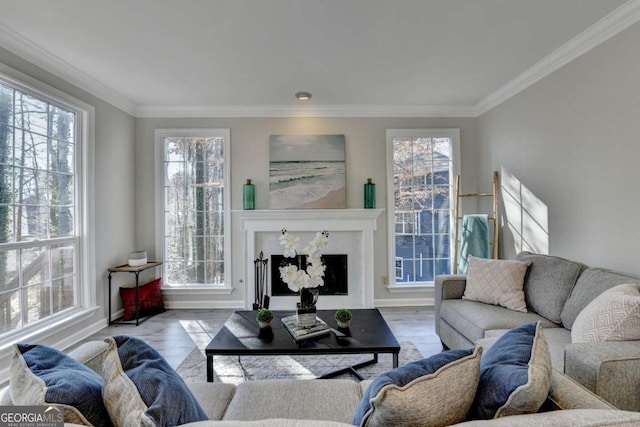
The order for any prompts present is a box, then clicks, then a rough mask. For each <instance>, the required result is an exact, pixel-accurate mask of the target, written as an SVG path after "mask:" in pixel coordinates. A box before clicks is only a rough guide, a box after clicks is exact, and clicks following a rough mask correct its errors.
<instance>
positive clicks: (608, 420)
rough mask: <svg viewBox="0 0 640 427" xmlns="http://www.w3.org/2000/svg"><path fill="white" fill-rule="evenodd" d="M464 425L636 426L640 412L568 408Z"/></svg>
mask: <svg viewBox="0 0 640 427" xmlns="http://www.w3.org/2000/svg"><path fill="white" fill-rule="evenodd" d="M463 425H464V427H485V426H486V427H513V426H518V427H597V426H610V427H614V426H615V427H637V426H638V425H640V414H639V413H637V412H628V411H617V410H615V409H568V410H565V411H552V412H541V413H539V414H528V415H515V416H511V417H505V418H500V419H499V420H482V421H469V422H467V423H465V424H463Z"/></svg>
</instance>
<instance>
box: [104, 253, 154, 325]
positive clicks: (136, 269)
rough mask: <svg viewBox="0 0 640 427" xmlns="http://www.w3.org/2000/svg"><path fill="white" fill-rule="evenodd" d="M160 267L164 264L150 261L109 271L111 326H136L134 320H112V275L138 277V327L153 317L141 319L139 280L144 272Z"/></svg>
mask: <svg viewBox="0 0 640 427" xmlns="http://www.w3.org/2000/svg"><path fill="white" fill-rule="evenodd" d="M159 265H162V262H159V261H149V262H147V263H146V264H145V265H141V266H138V267H131V266H130V265H128V264H124V265H119V266H117V267H111V268H110V269H109V324H110V325H112V324H122V325H132V324H134V322H133V320H130V321H126V320H119V318H118V319H116V320H113V321H112V320H111V275H112V274H113V273H133V274H135V275H136V320H135V325H136V326H138V325H139V324H140V323H142V322H144V321H145V320H147V319H148V318H149V317H151V316H152V315H149V316H145V317H144V318H143V319H142V320H141V319H140V298H139V296H140V295H139V289H140V284H139V279H140V273H141V272H143V271H144V270H148V269H150V268H154V267H157V266H159Z"/></svg>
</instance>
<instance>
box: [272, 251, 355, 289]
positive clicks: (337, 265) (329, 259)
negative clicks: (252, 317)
mask: <svg viewBox="0 0 640 427" xmlns="http://www.w3.org/2000/svg"><path fill="white" fill-rule="evenodd" d="M292 261H294V260H293V258H285V257H284V255H271V263H270V264H271V295H272V296H289V295H297V292H293V291H292V290H291V289H289V287H288V286H287V284H286V283H284V282H283V281H282V279H281V278H280V267H281V266H283V265H286V264H291V262H292ZM322 262H323V263H324V265H325V266H326V268H325V271H324V285H323V286H319V287H318V289H319V290H320V295H348V294H349V292H348V288H347V277H348V276H347V255H346V254H337V255H334V254H331V255H322ZM301 266H302V268H303V269H305V268H306V267H307V257H306V256H305V255H303V256H302V261H301Z"/></svg>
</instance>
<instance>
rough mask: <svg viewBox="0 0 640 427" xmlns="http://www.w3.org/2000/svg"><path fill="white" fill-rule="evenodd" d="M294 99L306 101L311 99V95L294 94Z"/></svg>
mask: <svg viewBox="0 0 640 427" xmlns="http://www.w3.org/2000/svg"><path fill="white" fill-rule="evenodd" d="M296 98H298V99H299V100H300V101H306V100H307V99H311V93H310V92H298V93H296Z"/></svg>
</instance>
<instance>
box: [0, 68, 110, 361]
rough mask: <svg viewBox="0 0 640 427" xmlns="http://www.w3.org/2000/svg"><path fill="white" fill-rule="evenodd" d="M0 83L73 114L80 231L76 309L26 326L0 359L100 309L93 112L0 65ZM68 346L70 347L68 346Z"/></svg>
mask: <svg viewBox="0 0 640 427" xmlns="http://www.w3.org/2000/svg"><path fill="white" fill-rule="evenodd" d="M0 75H1V77H2V79H1V81H2V82H3V83H5V84H6V85H9V86H11V87H13V88H14V89H17V90H19V91H22V92H25V93H27V94H31V95H34V96H36V97H38V98H40V99H42V100H44V101H47V102H51V103H53V104H57V105H60V106H61V107H64V108H67V109H69V110H72V111H74V112H75V113H76V114H77V115H76V119H77V120H76V135H77V136H78V139H79V140H81V141H80V142H81V143H80V144H76V162H78V161H80V164H79V170H78V176H79V179H78V182H77V185H76V189H75V191H76V200H78V208H79V209H78V217H77V218H76V226H77V227H78V230H80V236H79V247H78V253H77V259H76V262H77V270H76V271H77V274H76V280H77V281H78V287H77V291H78V294H77V296H76V298H77V302H78V304H77V305H78V307H77V308H75V309H71V310H68V311H65V313H64V314H61V315H59V316H53V317H50V318H48V319H45V320H43V321H41V322H37V323H35V324H34V325H32V326H26V327H24V328H22V329H21V330H20V331H16V333H14V334H9V335H8V336H7V337H6V338H4V339H2V340H0V357H4V356H5V354H7V351H8V350H9V348H10V345H11V344H12V343H13V342H16V341H19V340H26V339H29V340H31V341H44V340H46V339H47V338H48V337H51V336H54V335H56V334H58V333H60V332H62V331H63V330H65V329H66V328H70V327H73V326H74V325H77V324H82V323H86V320H87V319H88V318H90V317H91V316H92V315H93V314H94V313H95V312H96V311H97V310H98V309H99V308H100V307H98V306H97V299H96V293H97V287H98V286H97V285H92V284H95V283H96V257H95V237H94V236H95V191H94V188H95V173H94V171H95V108H94V107H93V106H92V105H89V104H87V103H85V102H83V101H81V100H79V99H77V98H75V97H73V96H71V95H68V94H66V93H64V92H62V91H60V90H58V89H56V88H54V87H52V86H49V85H47V84H46V83H43V82H41V81H39V80H36V79H34V78H33V77H30V76H28V75H26V74H24V73H22V72H20V71H18V70H15V69H13V68H11V67H9V66H6V65H4V64H2V63H0ZM67 344H72V343H71V342H68V343H67Z"/></svg>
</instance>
